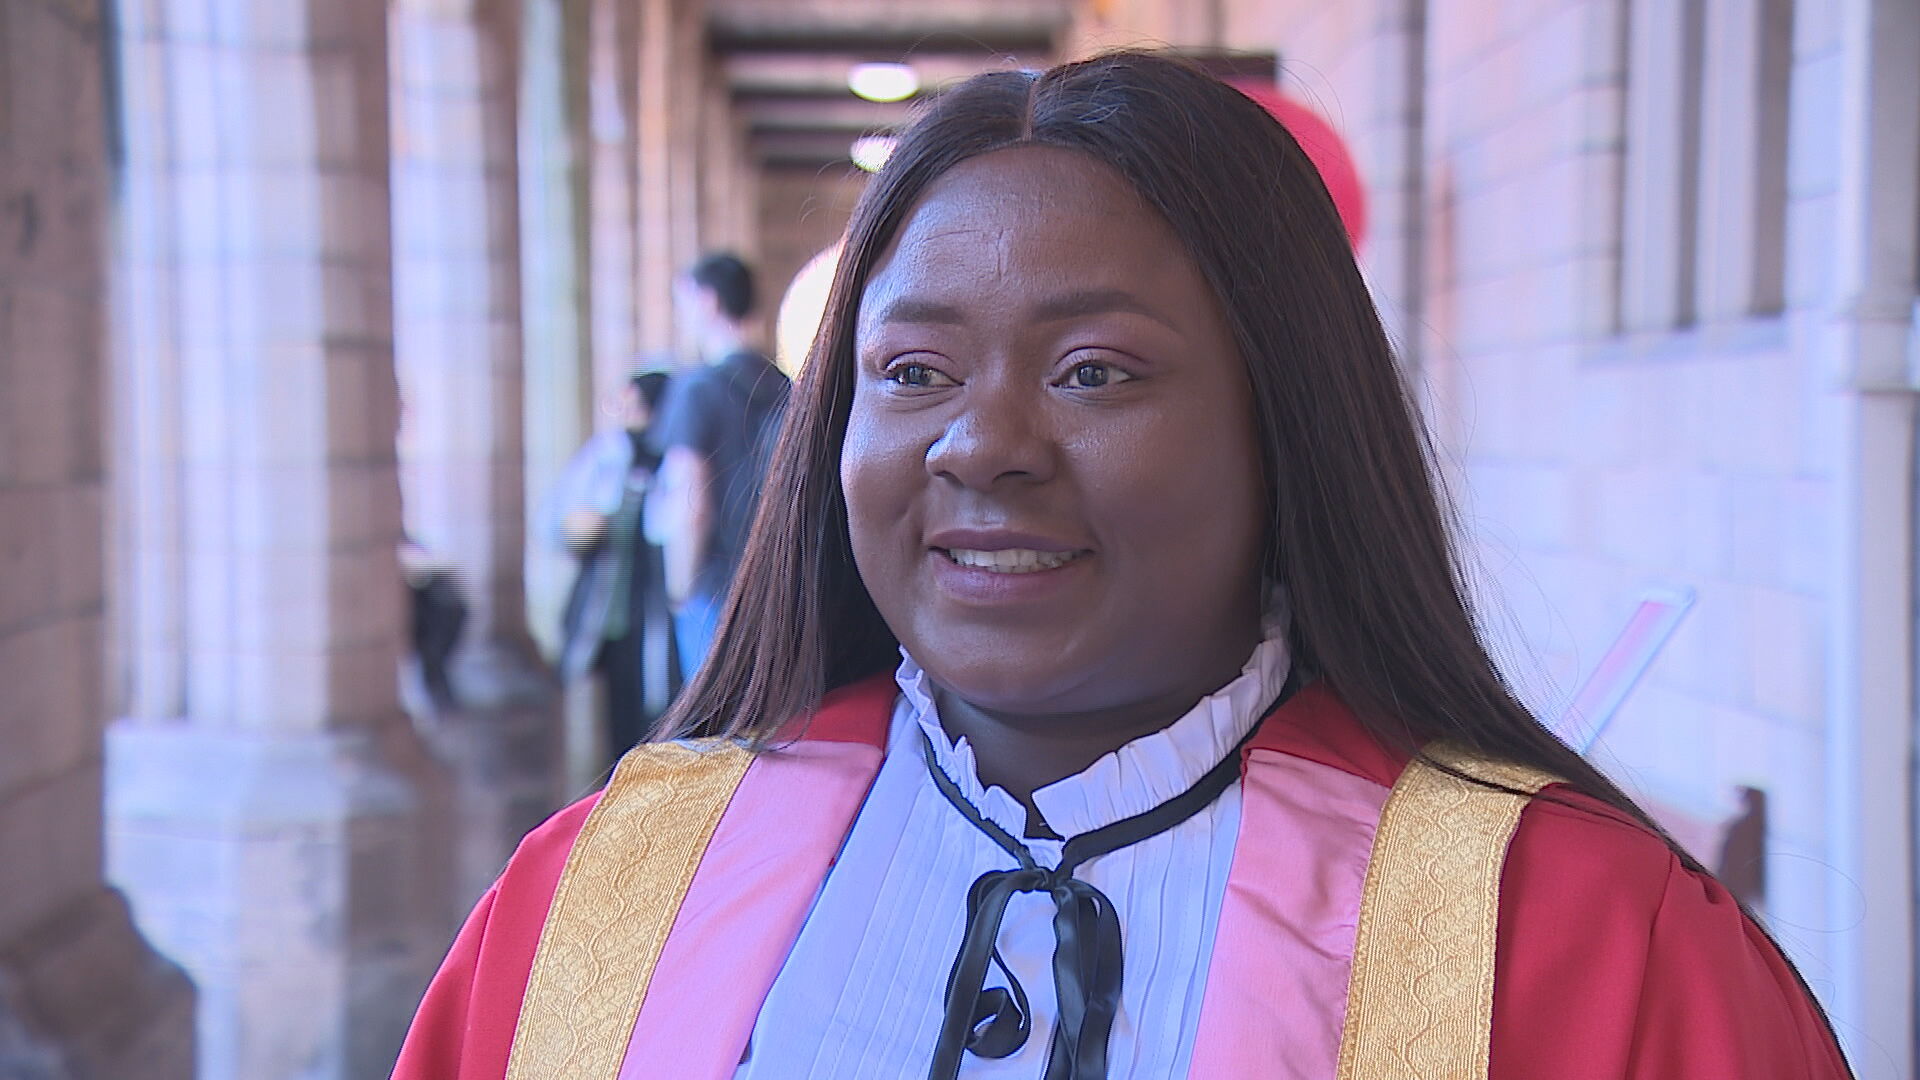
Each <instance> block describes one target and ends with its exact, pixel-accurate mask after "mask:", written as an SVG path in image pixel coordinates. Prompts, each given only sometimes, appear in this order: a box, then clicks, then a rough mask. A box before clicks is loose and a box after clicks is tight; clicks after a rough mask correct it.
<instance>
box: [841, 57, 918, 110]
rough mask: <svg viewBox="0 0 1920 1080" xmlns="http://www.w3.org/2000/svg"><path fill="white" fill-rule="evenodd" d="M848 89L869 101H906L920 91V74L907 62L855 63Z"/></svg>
mask: <svg viewBox="0 0 1920 1080" xmlns="http://www.w3.org/2000/svg"><path fill="white" fill-rule="evenodd" d="M847 89H849V90H852V91H853V92H854V93H855V94H858V95H859V96H861V97H863V98H866V99H867V100H868V101H905V100H906V99H908V98H910V97H912V96H913V95H915V94H917V93H919V92H920V76H918V75H916V74H914V72H913V69H912V68H910V67H908V66H907V65H905V64H855V65H853V69H852V70H850V71H848V72H847Z"/></svg>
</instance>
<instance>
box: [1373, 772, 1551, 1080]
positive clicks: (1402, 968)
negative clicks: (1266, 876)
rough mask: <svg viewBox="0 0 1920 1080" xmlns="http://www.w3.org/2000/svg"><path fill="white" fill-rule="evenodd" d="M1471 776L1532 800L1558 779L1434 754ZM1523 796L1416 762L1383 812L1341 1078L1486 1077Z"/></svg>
mask: <svg viewBox="0 0 1920 1080" xmlns="http://www.w3.org/2000/svg"><path fill="white" fill-rule="evenodd" d="M1428 753H1429V754H1430V755H1431V756H1432V757H1433V758H1434V759H1435V760H1436V761H1439V762H1441V763H1443V764H1445V765H1448V766H1450V767H1452V768H1455V769H1459V770H1460V771H1462V772H1464V773H1467V774H1468V775H1470V776H1477V777H1481V778H1483V779H1486V780H1490V781H1492V782H1494V783H1498V784H1504V785H1506V786H1508V787H1512V788H1517V789H1519V790H1521V791H1526V792H1529V793H1531V792H1535V791H1538V790H1539V789H1540V788H1542V787H1544V786H1546V785H1547V784H1550V783H1553V782H1554V780H1555V778H1554V777H1552V776H1549V775H1547V774H1545V773H1542V772H1539V771H1536V770H1534V769H1530V768H1526V767H1524V766H1519V765H1511V764H1506V763H1502V762H1492V761H1486V760H1482V759H1479V758H1475V757H1471V756H1469V755H1467V754H1464V753H1461V752H1458V751H1456V750H1454V749H1452V748H1449V747H1444V746H1442V747H1431V748H1429V750H1428ZM1527 801H1528V796H1522V795H1514V794H1509V793H1507V792H1503V791H1496V790H1493V789H1491V788H1486V787H1482V786H1480V785H1478V784H1473V783H1469V782H1467V781H1465V780H1462V779H1460V778H1459V777H1456V776H1452V775H1450V774H1448V773H1446V772H1444V771H1442V770H1440V769H1437V768H1434V767H1433V766H1432V765H1430V764H1428V763H1427V762H1425V761H1421V760H1418V759H1416V760H1414V761H1413V762H1412V763H1411V764H1409V765H1408V766H1407V768H1406V771H1405V772H1403V773H1401V775H1400V779H1399V781H1398V782H1397V783H1395V784H1394V785H1393V791H1392V793H1391V794H1389V795H1388V796H1387V802H1386V806H1385V807H1384V808H1383V809H1382V810H1381V813H1380V824H1379V827H1378V829H1377V830H1376V831H1375V833H1374V837H1373V854H1372V856H1371V859H1370V860H1369V862H1368V864H1367V881H1366V891H1365V893H1364V894H1363V895H1362V898H1361V902H1360V920H1359V926H1358V928H1357V929H1356V931H1355V935H1354V944H1353V970H1352V972H1351V973H1350V975H1349V977H1348V983H1347V1015H1346V1025H1345V1030H1344V1031H1343V1032H1342V1033H1341V1039H1340V1069H1339V1078H1340V1080H1486V1077H1487V1068H1488V1057H1489V1053H1490V1049H1491V1046H1492V1036H1493V963H1494V946H1495V944H1496V940H1497V934H1498V930H1499V922H1500V871H1501V868H1502V867H1503V866H1504V865H1505V863H1506V854H1507V844H1508V843H1509V842H1510V841H1511V840H1512V839H1513V832H1514V829H1515V828H1516V827H1518V825H1519V823H1520V812H1521V811H1522V810H1524V809H1525V808H1526V805H1527Z"/></svg>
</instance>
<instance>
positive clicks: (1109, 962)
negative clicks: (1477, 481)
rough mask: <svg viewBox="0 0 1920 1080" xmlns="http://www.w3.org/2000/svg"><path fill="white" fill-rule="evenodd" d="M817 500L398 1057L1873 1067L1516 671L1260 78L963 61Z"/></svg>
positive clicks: (819, 418)
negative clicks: (1542, 718) (701, 662)
mask: <svg viewBox="0 0 1920 1080" xmlns="http://www.w3.org/2000/svg"><path fill="white" fill-rule="evenodd" d="M768 491H769V492H770V493H771V497H769V498H768V499H766V500H765V501H764V502H763V504H762V507H761V510H760V515H761V516H760V519H759V522H758V525H757V528H756V531H755V539H754V541H753V543H752V545H751V546H750V548H749V549H748V552H747V555H746V559H745V562H744V565H743V567H742V571H741V575H740V580H739V583H738V584H737V586H736V587H735V589H734V591H733V593H732V596H731V597H730V600H729V608H728V612H727V615H726V618H725V620H724V625H723V627H722V630H721V633H720V638H719V643H718V646H717V648H716V649H715V651H714V653H713V657H714V659H713V662H712V664H711V665H710V666H708V667H706V668H705V669H703V670H702V672H701V674H700V676H699V678H698V679H696V680H695V681H694V683H693V684H692V685H691V686H690V687H689V692H688V694H687V695H686V696H685V698H684V700H683V701H682V702H680V703H678V704H677V705H676V707H675V709H674V710H673V712H672V714H671V715H670V716H669V717H668V725H669V734H673V735H678V736H683V737H684V736H690V735H693V734H695V733H700V734H705V735H710V736H716V738H710V739H704V740H696V739H684V738H683V739H682V741H679V742H673V743H663V744H656V745H649V746H645V747H642V748H640V749H639V750H636V751H635V752H634V753H633V754H630V755H628V757H627V759H626V760H625V761H624V762H623V763H622V765H621V768H620V771H619V773H618V774H617V775H616V776H615V778H614V779H613V781H612V782H611V784H610V785H609V787H608V790H607V791H606V793H604V795H603V796H601V797H600V799H599V800H598V802H597V803H594V802H588V803H582V804H580V805H577V806H575V807H573V808H571V809H569V810H567V811H564V812H562V813H561V814H560V815H558V816H556V817H555V818H554V819H553V820H552V821H551V822H549V823H548V824H547V825H546V826H543V827H542V829H541V830H539V831H537V832H536V833H535V834H534V835H532V836H531V837H529V838H528V840H527V842H526V843H525V844H524V845H523V847H522V849H521V851H520V853H519V854H518V855H517V856H516V857H515V860H514V862H513V864H512V865H510V866H509V867H508V869H507V871H506V872H505V874H504V875H503V876H502V878H501V880H500V882H499V883H498V884H497V885H496V887H495V888H494V890H493V891H492V892H491V893H489V895H488V896H487V897H486V898H485V899H483V900H482V902H481V905H480V907H479V909H478V910H477V911H476V912H475V914H474V916H473V918H472V919H471V920H470V921H469V923H468V925H467V927H466V928H465V930H463V931H462V933H461V936H460V939H459V940H458V941H457V942H456V943H455V946H454V949H453V952H452V954H451V955H450V956H449V958H448V960H447V963H446V965H445V967H443V969H442V971H441V973H440V975H439V977H438V978H437V980H436V981H435V983H434V986H433V987H432V989H431V990H430V991H429V992H428V995H427V999H426V1001H425V1002H424V1003H423V1005H422V1007H421V1012H420V1015H419V1017H418V1018H417V1019H416V1020H415V1024H414V1029H413V1032H412V1033H411V1035H410V1037H409V1042H408V1046H407V1049H406V1051H405V1052H404V1053H403V1055H402V1058H401V1064H400V1068H399V1075H400V1076H403V1077H409V1078H411V1077H426V1076H458V1077H461V1078H462V1080H466V1078H477V1077H498V1076H502V1075H513V1076H529V1077H530V1076H570V1077H571V1076H578V1077H595V1078H598V1077H606V1078H609V1080H611V1078H614V1077H623V1078H633V1077H640V1076H656V1075H658V1076H676V1077H678V1076H695V1077H713V1078H723V1077H740V1078H755V1080H758V1078H770V1077H829V1076H832V1077H843V1076H844V1077H855V1076H858V1077H868V1076H871V1077H902V1076H912V1077H919V1076H928V1077H933V1078H936V1080H947V1078H952V1077H956V1076H958V1077H968V1078H973V1077H1022V1078H1025V1077H1047V1078H1049V1080H1066V1078H1072V1080H1086V1078H1098V1077H1114V1078H1119V1077H1136V1078H1141V1077H1180V1076H1192V1077H1209V1078H1210V1077H1242V1076H1262V1077H1266V1076H1272V1077H1301V1078H1306V1077H1335V1076H1339V1077H1356V1078H1362V1077H1363V1078H1367V1080H1375V1078H1383V1077H1387V1078H1408V1080H1411V1078H1414V1077H1448V1078H1455V1077H1460V1078H1464V1077H1486V1076H1493V1077H1498V1078H1503V1080H1505V1078H1519V1077H1546V1076H1552V1077H1556V1078H1562V1080H1565V1078H1576V1080H1589V1078H1591V1080H1600V1078H1613V1077H1636V1078H1650V1077H1679V1076H1685V1077H1689V1078H1696V1080H1697V1078H1722V1080H1733V1078H1736V1077H1738V1078H1742V1080H1748V1078H1755V1077H1780V1078H1783V1080H1784V1078H1786V1077H1796V1078H1804V1077H1817V1078H1825V1077H1838V1076H1845V1075H1847V1069H1846V1065H1845V1064H1844V1062H1843V1061H1842V1060H1841V1058H1840V1055H1839V1051H1838V1050H1837V1048H1836V1047H1835V1045H1834V1043H1833V1040H1832V1037H1831V1035H1830V1033H1829V1032H1828V1029H1827V1026H1826V1024H1825V1021H1824V1019H1823V1017H1822V1016H1821V1014H1820V1011H1819V1009H1818V1007H1817V1006H1816V1005H1815V1004H1814V1002H1813V1001H1812V999H1811V997H1810V996H1809V995H1808V994H1807V993H1806V991H1805V989H1804V987H1803V986H1802V985H1801V983H1800V981H1799V979H1798V977H1797V975H1796V974H1795V973H1794V971H1793V969H1792V968H1791V966H1790V965H1788V964H1787V962H1786V961H1785V960H1784V959H1783V958H1782V957H1781V955H1780V953H1779V951H1778V950H1777V949H1776V948H1775V947H1774V946H1773V944H1772V943H1771V942H1770V941H1769V940H1768V939H1767V937H1766V935H1765V934H1764V933H1763V932H1762V931H1760V930H1759V929H1758V928H1757V927H1756V926H1755V925H1754V924H1753V923H1752V921H1751V920H1750V919H1749V918H1748V917H1747V916H1746V915H1745V914H1744V913H1743V912H1742V911H1741V910H1740V908H1739V906H1738V905H1737V904H1736V903H1735V902H1734V901H1733V900H1732V899H1731V898H1730V897H1729V896H1728V894H1727V893H1726V891H1725V890H1724V889H1722V888H1721V887H1720V886H1719V884H1718V883H1717V882H1715V881H1714V880H1713V879H1712V878H1711V877H1710V876H1709V875H1708V874H1706V873H1705V872H1704V871H1703V870H1701V868H1700V867H1699V866H1698V865H1697V864H1695V863H1694V862H1693V861H1692V860H1691V859H1689V858H1688V857H1686V856H1685V855H1683V854H1681V853H1679V852H1677V851H1676V850H1674V849H1673V848H1672V847H1671V846H1670V845H1669V844H1668V843H1667V842H1666V841H1665V840H1663V839H1662V838H1661V836H1660V835H1659V834H1658V832H1657V831H1656V830H1655V829H1654V828H1653V827H1652V826H1651V825H1650V824H1649V823H1648V822H1647V820H1646V817H1645V815H1644V814H1643V813H1642V812H1641V811H1640V810H1638V809H1637V808H1636V807H1635V806H1634V805H1633V804H1632V802H1631V801H1630V800H1628V799H1627V798H1626V797H1625V796H1624V795H1622V794H1621V793H1620V791H1619V790H1618V789H1617V788H1616V787H1614V786H1613V785H1612V784H1611V783H1610V782H1608V781H1607V780H1606V779H1605V778H1604V777H1603V776H1601V775H1600V774H1599V773H1598V772H1597V771H1595V770H1594V769H1593V768H1592V767H1591V766H1590V765H1588V764H1587V763H1586V762H1585V761H1583V760H1582V759H1581V758H1580V757H1579V756H1578V755H1576V754H1574V753H1572V752H1571V751H1569V750H1568V749H1567V748H1565V747H1564V746H1563V745H1561V744H1560V743H1559V742H1557V741H1556V740H1555V739H1554V738H1553V737H1552V736H1551V735H1549V734H1548V733H1547V732H1546V731H1545V730H1544V729H1543V728H1542V727H1541V726H1540V725H1539V724H1538V723H1536V722H1535V720H1534V719H1533V718H1532V717H1531V716H1529V715H1528V714H1527V712H1526V711H1525V709H1524V708H1523V707H1522V706H1520V705H1519V704H1518V703H1517V702H1516V701H1515V700H1514V698H1513V696H1512V694H1511V693H1510V692H1509V691H1508V689H1507V688H1506V686H1505V685H1504V684H1503V683H1502V682H1501V680H1500V677H1499V676H1498V674H1497V673H1496V672H1495V670H1494V668H1493V666H1492V664H1491V663H1490V662H1489V661H1488V659H1487V655H1486V652H1485V649H1484V648H1483V646H1482V645H1481V643H1480V642H1479V640H1478V639H1477V638H1476V636H1475V633H1474V630H1473V623H1472V620H1471V618H1470V615H1469V613H1468V610H1467V607H1466V603H1465V599H1464V592H1463V588H1462V586H1461V581H1460V576H1459V573H1458V571H1457V568H1456V564H1455V562H1454V559H1453V555H1452V553H1451V548H1450V546H1449V540H1448V534H1447V531H1446V528H1445V526H1444V523H1443V518H1442V515H1441V513H1440V510H1439V508H1438V506H1437V502H1436V497H1435V492H1434V486H1433V482H1432V480H1431V477H1430V473H1429V469H1428V461H1427V457H1426V454H1425V447H1424V446H1423V444H1422V441H1421V437H1420V435H1419V433H1418V426H1417V423H1416V421H1415V418H1414V414H1413V410H1412V408H1411V407H1410V405H1409V402H1408V398H1407V394H1406V390H1405V387H1404V386H1403V384H1402V382H1401V380H1400V378H1399V375H1398V373H1397V371H1396V369H1395V366H1394V362H1393V358H1392V356H1391V353H1390V350H1389V347H1388V344H1387V342H1386V339H1385V337H1384V335H1383V334H1382V331H1381V328H1380V324H1379V321H1378V318H1377V316H1376V315H1375V312H1374V310H1373V308H1372V305H1371V303H1370V302H1369V299H1368V295H1367V290H1366V288H1365V286H1364V285H1363V283H1362V282H1361V279H1360V276H1359V274H1358V273H1357V271H1356V269H1355V267H1354V263H1353V259H1352V256H1351V254H1350V252H1349V251H1348V249H1347V246H1346V241H1345V237H1344V235H1343V233H1342V230H1341V227H1340V224H1339V222H1338V220H1337V218H1336V216H1335V213H1334V210H1333V207H1332V206H1331V204H1330V202H1329V200H1328V198H1327V195H1326V192H1325V190H1324V188H1323V187H1322V185H1321V184H1320V182H1319V180H1318V178H1317V177H1316V176H1315V175H1314V173H1313V171H1312V169H1311V166H1310V165H1309V164H1308V163H1307V160H1306V158H1305V157H1304V156H1303V155H1302V153H1301V151H1300V149H1299V148H1298V146H1297V145H1295V144H1294V142H1293V141H1292V140H1291V139H1290V138H1288V137H1287V136H1286V134H1285V133H1284V132H1283V131H1282V130H1281V129H1280V128H1279V127H1278V126H1277V125H1275V124H1274V123H1273V122H1272V121H1271V120H1270V119H1269V118H1268V117H1267V116H1266V114H1265V113H1263V112H1262V111H1261V110H1260V109H1259V108H1258V107H1257V106H1255V105H1254V104H1253V103H1251V102H1250V101H1248V100H1247V99H1245V98H1243V97H1241V96H1240V95H1239V94H1238V93H1236V92H1235V91H1232V90H1230V89H1228V88H1226V87H1224V86H1222V85H1220V84H1218V83H1216V82H1214V81H1212V80H1210V79H1208V78H1206V77H1205V76H1203V75H1201V74H1199V73H1197V72H1195V71H1192V70H1190V69H1189V68H1187V67H1185V66H1182V65H1181V64H1179V63H1176V62H1174V61H1170V60H1167V59H1163V58H1159V57H1156V56H1153V55H1146V54H1139V53H1120V54H1115V55H1112V56H1107V57H1103V58H1100V59H1096V60H1091V61H1087V62H1084V63H1079V64H1070V65H1066V66H1064V67H1060V68H1055V69H1053V70H1051V71H1049V72H1046V73H1044V74H1040V75H1034V74H1031V73H1015V72H1007V73H998V74H993V75H986V76H981V77H979V78H976V79H974V80H971V81H969V82H968V83H966V84H964V85H962V86H961V87H959V88H958V89H956V90H954V91H951V92H950V93H948V94H946V95H945V96H943V97H942V98H941V99H940V100H939V101H938V102H937V103H936V105H935V106H934V107H933V108H932V109H931V110H930V111H929V112H928V113H927V114H926V116H925V117H923V118H922V119H921V120H920V121H919V122H918V123H917V124H916V125H915V126H914V127H913V128H912V129H911V130H910V131H909V132H907V133H906V135H905V136H904V137H903V138H902V140H901V143H900V145H899V147H898V149H897V150H896V151H895V154H894V156H893V159H892V160H891V161H890V162H889V164H888V165H887V167H886V168H885V169H884V170H883V171H882V172H881V173H880V174H879V176H878V177H877V178H876V179H875V181H874V183H873V186H872V187H871V188H870V190H869V191H868V192H867V194H866V195H865V197H864V198H863V199H862V201H861V204H860V206H859V207H858V209H857V210H856V212H855V215H854V220H853V222H852V224H851V226H850V229H849V234H848V238H847V245H846V253H845V255H844V257H843V259H842V262H841V264H840V269H839V272H838V278H837V280H836V282H835V285H834V291H833V296H832V299H831V301H830V303H829V313H828V317H827V320H826V323H825V325H824V326H823V327H822V330H821V333H820V337H819V339H818V341H817V343H816V346H815V355H814V357H813V359H812V362H811V363H810V365H809V367H808V370H807V372H806V374H805V375H804V377H803V378H802V380H801V383H800V385H799V387H798V388H797V391H796V394H795V400H794V404H793V407H792V412H791V415H790V417H789V419H788V421H787V424H786V427H785V429H784V431H783V433H782V436H781V442H780V445H779V447H778V449H777V451H776V455H775V465H774V470H773V473H772V476H771V478H770V480H769V483H768ZM903 657H904V659H903ZM889 673H892V677H889ZM1549 784H1551V785H1552V786H1551V787H1548V788H1547V790H1545V791H1544V792H1543V793H1541V794H1539V795H1538V796H1537V797H1532V795H1531V793H1533V792H1535V791H1536V790H1538V789H1540V788H1542V787H1543V786H1546V785H1549Z"/></svg>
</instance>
